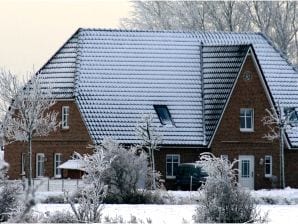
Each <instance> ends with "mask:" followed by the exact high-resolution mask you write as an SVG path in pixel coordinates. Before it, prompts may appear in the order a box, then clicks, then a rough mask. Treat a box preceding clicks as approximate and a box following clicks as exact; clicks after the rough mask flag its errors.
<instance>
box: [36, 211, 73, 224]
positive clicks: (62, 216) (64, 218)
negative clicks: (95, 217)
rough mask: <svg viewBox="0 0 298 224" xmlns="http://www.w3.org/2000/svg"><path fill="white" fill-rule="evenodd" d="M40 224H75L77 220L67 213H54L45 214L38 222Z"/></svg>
mask: <svg viewBox="0 0 298 224" xmlns="http://www.w3.org/2000/svg"><path fill="white" fill-rule="evenodd" d="M39 222H42V223H76V222H78V220H77V219H76V217H75V216H74V215H73V214H72V213H71V212H69V211H55V212H53V213H47V214H46V216H45V217H44V218H43V219H41V220H39Z"/></svg>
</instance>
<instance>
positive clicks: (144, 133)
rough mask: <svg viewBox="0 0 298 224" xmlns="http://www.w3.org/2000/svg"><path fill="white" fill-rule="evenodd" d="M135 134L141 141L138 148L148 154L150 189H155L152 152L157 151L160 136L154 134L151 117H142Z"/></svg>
mask: <svg viewBox="0 0 298 224" xmlns="http://www.w3.org/2000/svg"><path fill="white" fill-rule="evenodd" d="M136 134H137V136H138V137H139V138H140V139H141V145H140V148H143V149H144V150H145V151H146V153H147V154H148V159H149V166H150V169H149V171H150V172H151V174H150V175H149V176H151V178H152V189H154V190H155V189H156V169H155V159H154V152H155V151H156V150H159V145H160V144H161V142H162V141H161V136H160V135H158V134H157V133H156V130H155V127H154V125H153V117H152V115H144V116H143V117H142V118H141V120H140V121H139V122H138V124H137V126H136Z"/></svg>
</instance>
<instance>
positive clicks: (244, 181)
mask: <svg viewBox="0 0 298 224" xmlns="http://www.w3.org/2000/svg"><path fill="white" fill-rule="evenodd" d="M238 160H239V163H238V164H239V166H238V169H239V177H238V182H239V184H241V185H242V187H245V188H249V189H250V190H253V189H254V188H255V156H254V155H239V157H238ZM243 160H248V161H250V162H249V173H248V176H245V177H243V176H242V165H243V163H242V161H243Z"/></svg>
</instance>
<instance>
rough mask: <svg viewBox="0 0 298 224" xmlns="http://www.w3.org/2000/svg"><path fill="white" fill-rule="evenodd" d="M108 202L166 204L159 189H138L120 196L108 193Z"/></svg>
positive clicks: (106, 199) (106, 200) (105, 200)
mask: <svg viewBox="0 0 298 224" xmlns="http://www.w3.org/2000/svg"><path fill="white" fill-rule="evenodd" d="M104 203H106V204H164V201H163V199H162V196H161V195H160V193H159V192H158V191H147V190H144V191H136V192H134V193H131V194H127V195H125V196H121V197H119V196H118V195H115V194H108V195H107V196H106V198H105V199H104Z"/></svg>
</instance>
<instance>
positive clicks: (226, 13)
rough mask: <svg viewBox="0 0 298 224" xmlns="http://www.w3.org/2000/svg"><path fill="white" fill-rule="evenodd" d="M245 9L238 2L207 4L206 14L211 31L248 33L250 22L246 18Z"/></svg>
mask: <svg viewBox="0 0 298 224" xmlns="http://www.w3.org/2000/svg"><path fill="white" fill-rule="evenodd" d="M246 11H247V7H245V4H244V3H243V2H239V1H220V2H217V1H215V2H209V3H208V4H207V14H208V16H209V20H208V21H209V24H211V25H210V28H209V29H211V30H216V31H231V32H239V31H250V30H251V28H250V26H251V21H250V18H249V17H248V16H247V12H246Z"/></svg>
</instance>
